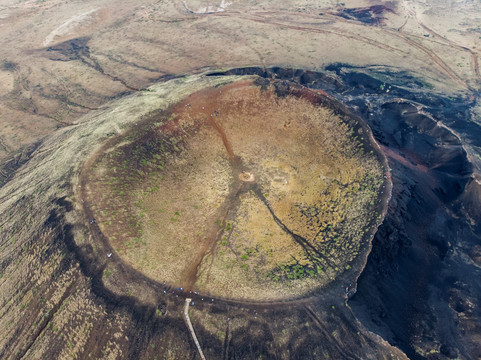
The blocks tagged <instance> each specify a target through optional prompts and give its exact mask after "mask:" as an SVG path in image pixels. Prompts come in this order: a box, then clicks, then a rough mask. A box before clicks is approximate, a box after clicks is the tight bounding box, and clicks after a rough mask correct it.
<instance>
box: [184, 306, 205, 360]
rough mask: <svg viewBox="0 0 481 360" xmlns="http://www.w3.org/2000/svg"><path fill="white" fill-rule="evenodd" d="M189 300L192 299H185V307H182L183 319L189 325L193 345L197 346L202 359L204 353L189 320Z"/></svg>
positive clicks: (203, 358) (203, 359)
mask: <svg viewBox="0 0 481 360" xmlns="http://www.w3.org/2000/svg"><path fill="white" fill-rule="evenodd" d="M191 301H192V299H190V298H187V299H185V307H184V315H185V321H187V326H188V327H189V331H190V335H192V339H194V343H195V346H197V350H199V354H200V358H201V359H202V360H205V356H204V353H203V352H202V349H201V348H200V344H199V340H197V336H195V332H194V328H193V327H192V323H191V322H190V317H189V305H190V302H191Z"/></svg>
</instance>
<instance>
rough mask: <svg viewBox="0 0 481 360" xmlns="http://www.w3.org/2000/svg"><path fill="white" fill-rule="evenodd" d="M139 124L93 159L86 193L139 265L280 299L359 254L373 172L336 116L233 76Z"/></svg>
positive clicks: (154, 272) (375, 183) (377, 178)
mask: <svg viewBox="0 0 481 360" xmlns="http://www.w3.org/2000/svg"><path fill="white" fill-rule="evenodd" d="M209 118H210V120H209ZM212 119H213V120H214V121H215V126H214V125H213V124H214V123H212V122H211V120H212ZM143 126H144V127H141V128H138V129H137V130H135V131H134V132H132V133H130V134H129V135H127V139H128V141H127V142H123V143H118V142H117V144H116V145H115V146H114V147H112V148H111V149H109V150H108V151H106V152H105V155H104V156H102V157H100V158H99V159H98V160H97V162H96V165H95V166H94V167H93V168H92V170H93V171H92V172H91V174H90V176H91V183H90V185H89V189H90V191H91V197H90V199H89V203H91V204H92V208H93V209H94V212H95V214H96V218H97V219H98V220H99V222H100V225H101V229H102V231H103V232H104V233H105V234H106V235H107V236H108V237H109V238H110V240H111V242H112V244H113V245H114V248H116V249H117V251H118V252H119V254H120V255H121V256H122V257H123V258H124V259H125V260H127V261H128V262H129V263H130V264H132V265H133V266H134V267H135V268H137V269H138V270H140V271H142V272H144V273H145V274H146V275H148V276H150V277H152V278H154V279H157V280H159V281H164V280H167V281H169V282H172V283H174V284H181V285H184V286H188V287H192V286H193V287H194V288H195V289H197V290H201V291H203V292H210V293H212V294H216V295H219V296H228V297H242V298H258V299H259V298H263V299H265V298H274V297H279V296H281V297H288V296H292V295H293V294H294V295H302V294H303V293H305V292H307V291H309V290H310V289H312V288H313V287H318V286H322V285H323V284H326V283H327V282H329V281H330V280H332V279H333V278H334V277H335V276H336V275H337V274H339V273H341V272H343V271H344V270H345V269H347V268H349V263H350V262H351V261H353V260H354V259H355V258H356V257H357V255H358V254H359V248H360V244H361V242H362V240H363V237H364V231H365V229H367V227H368V226H369V224H370V223H372V221H374V219H375V216H376V214H375V213H374V212H372V211H371V210H372V209H373V208H374V206H373V204H374V202H375V201H376V199H377V196H378V194H377V191H378V188H379V186H380V184H381V180H382V170H381V166H380V164H379V163H378V161H377V160H376V158H375V156H374V155H372V154H371V153H370V150H369V149H365V148H364V145H363V142H362V141H361V139H360V138H361V137H362V136H363V134H362V133H357V132H356V133H354V129H353V128H352V127H351V125H349V124H348V119H345V120H344V119H342V118H341V117H340V116H337V115H334V114H333V113H332V111H330V110H328V109H326V108H323V107H320V106H317V105H314V104H312V103H311V102H310V101H308V100H306V99H303V98H302V97H295V96H286V97H277V96H276V95H275V93H274V91H273V89H270V90H267V91H263V90H261V89H260V88H259V87H257V86H254V85H250V84H248V83H245V82H244V83H242V82H241V83H236V84H232V85H228V86H225V87H223V88H219V89H210V90H207V91H204V92H201V93H196V94H193V95H191V96H190V97H189V98H187V99H186V100H184V101H182V102H181V103H180V104H179V105H176V106H175V107H174V108H173V109H172V110H171V111H170V112H168V113H166V114H164V115H160V116H152V118H151V119H150V120H149V121H147V122H146V124H145V125H143ZM224 134H225V138H224V139H223V137H222V136H220V135H224ZM240 171H249V172H252V173H253V174H254V176H255V178H256V183H255V184H250V185H249V184H247V183H242V182H240V181H239V179H238V174H239V172H240ZM273 214H274V215H273ZM299 239H302V240H299ZM261 288H262V289H263V291H262V293H259V289H261Z"/></svg>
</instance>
